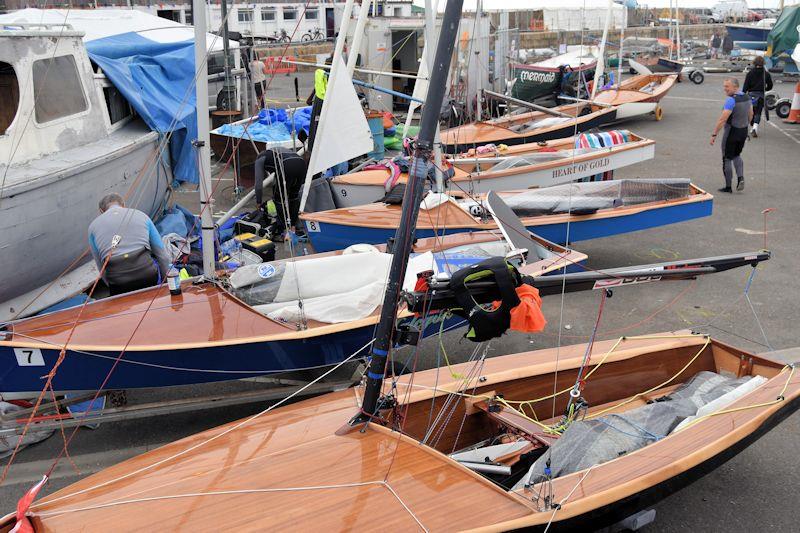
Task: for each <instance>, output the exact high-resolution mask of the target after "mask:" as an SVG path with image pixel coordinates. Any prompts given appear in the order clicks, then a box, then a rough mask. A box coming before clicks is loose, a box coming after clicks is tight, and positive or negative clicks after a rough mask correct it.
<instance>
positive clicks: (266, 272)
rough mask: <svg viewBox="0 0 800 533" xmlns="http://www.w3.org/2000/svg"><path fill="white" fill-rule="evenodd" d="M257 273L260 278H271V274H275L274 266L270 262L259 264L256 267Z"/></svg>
mask: <svg viewBox="0 0 800 533" xmlns="http://www.w3.org/2000/svg"><path fill="white" fill-rule="evenodd" d="M258 275H259V277H261V278H262V279H267V278H271V277H272V276H274V275H275V267H274V266H272V265H270V264H267V265H260V266H259V267H258Z"/></svg>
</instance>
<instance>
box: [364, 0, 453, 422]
mask: <svg viewBox="0 0 800 533" xmlns="http://www.w3.org/2000/svg"><path fill="white" fill-rule="evenodd" d="M462 5H463V0H448V2H447V7H445V11H444V16H443V18H442V29H441V32H440V33H439V44H438V46H437V47H436V57H435V58H434V61H433V66H432V68H431V75H430V79H429V83H428V96H427V98H426V99H425V106H424V107H423V109H422V119H421V121H420V128H419V135H418V136H417V146H416V150H415V151H414V160H413V163H412V165H411V172H410V173H409V178H408V182H407V184H406V190H405V193H404V195H403V208H402V209H403V211H402V216H401V218H400V225H399V226H398V228H397V232H396V233H395V237H394V246H393V250H392V253H393V255H392V265H391V267H390V270H389V282H388V283H387V284H386V292H385V293H384V296H383V308H382V309H381V318H380V321H379V322H378V329H377V331H376V333H375V342H374V343H373V345H372V361H371V362H370V365H369V369H368V370H367V383H366V388H365V390H364V401H363V403H362V404H361V410H362V412H361V414H360V415H358V416H356V417H355V418H354V419H353V423H358V422H363V421H366V420H368V419H369V418H370V417H371V416H373V415H374V414H375V413H376V411H377V409H378V400H379V399H380V395H381V389H382V387H383V375H384V372H385V368H386V359H387V357H388V355H389V351H390V350H391V347H392V334H393V333H394V325H395V321H396V317H397V305H398V302H399V299H400V292H401V289H402V282H403V278H404V277H405V273H406V266H407V265H408V256H409V254H410V253H411V248H412V245H413V240H414V230H415V229H416V226H417V215H418V214H419V204H420V202H421V201H422V192H423V190H424V181H425V177H426V176H427V174H428V165H429V164H430V159H431V154H432V152H433V141H434V137H435V135H436V127H437V125H438V122H439V110H440V109H441V107H442V100H443V99H444V93H445V86H446V85H447V73H448V71H449V69H450V58H451V57H452V56H453V47H454V46H455V40H456V37H457V36H458V23H459V20H460V19H461V7H462Z"/></svg>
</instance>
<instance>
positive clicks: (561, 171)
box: [553, 157, 611, 178]
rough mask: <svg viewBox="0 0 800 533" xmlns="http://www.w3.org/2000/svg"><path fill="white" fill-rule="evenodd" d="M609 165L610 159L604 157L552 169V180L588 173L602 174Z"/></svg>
mask: <svg viewBox="0 0 800 533" xmlns="http://www.w3.org/2000/svg"><path fill="white" fill-rule="evenodd" d="M610 164H611V159H610V158H608V157H604V158H602V159H595V160H593V161H586V162H584V163H577V164H574V165H570V166H568V167H564V168H554V169H553V178H563V177H564V176H571V175H573V174H583V173H585V172H589V171H597V172H604V171H606V170H608V167H609V166H610Z"/></svg>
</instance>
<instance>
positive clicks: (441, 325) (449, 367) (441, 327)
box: [423, 320, 468, 388]
mask: <svg viewBox="0 0 800 533" xmlns="http://www.w3.org/2000/svg"><path fill="white" fill-rule="evenodd" d="M445 322H446V321H445V320H442V321H441V322H439V349H440V350H442V354H443V355H444V362H445V364H446V365H447V371H448V372H450V377H452V378H453V379H458V380H461V381H463V382H464V383H463V386H467V385H468V383H467V382H466V381H467V379H466V377H464V374H457V373H456V372H453V367H452V365H451V364H450V359H449V358H448V357H447V350H445V348H444V343H443V342H442V335H443V334H444V323H445ZM423 329H424V328H423ZM459 388H461V387H459Z"/></svg>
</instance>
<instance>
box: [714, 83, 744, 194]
mask: <svg viewBox="0 0 800 533" xmlns="http://www.w3.org/2000/svg"><path fill="white" fill-rule="evenodd" d="M722 87H723V89H724V90H725V94H726V95H727V98H726V99H725V104H724V105H723V108H722V114H721V115H720V117H719V120H717V124H716V125H715V126H714V132H713V133H712V134H711V144H712V145H713V144H714V141H716V139H717V135H719V132H720V130H723V134H722V143H721V148H722V173H723V174H724V175H725V187H723V188H721V189H720V190H719V191H720V192H733V189H732V185H733V169H735V170H736V177H737V183H736V190H737V191H743V190H744V161H742V155H741V154H742V150H743V149H744V143H745V141H747V128H748V126H749V125H750V121H751V120H752V118H753V105H752V103H751V102H750V97H749V96H747V95H746V94H744V93H743V92H741V91H740V90H739V80H737V79H736V78H728V79H726V80H725V82H724V83H723V85H722ZM731 167H733V169H732V168H731Z"/></svg>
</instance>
